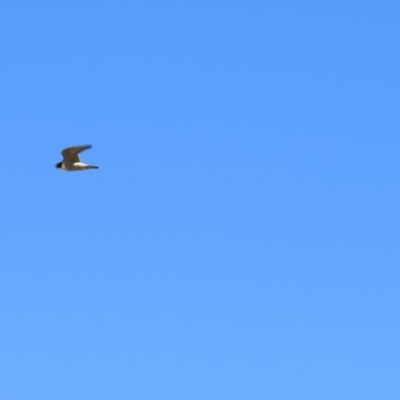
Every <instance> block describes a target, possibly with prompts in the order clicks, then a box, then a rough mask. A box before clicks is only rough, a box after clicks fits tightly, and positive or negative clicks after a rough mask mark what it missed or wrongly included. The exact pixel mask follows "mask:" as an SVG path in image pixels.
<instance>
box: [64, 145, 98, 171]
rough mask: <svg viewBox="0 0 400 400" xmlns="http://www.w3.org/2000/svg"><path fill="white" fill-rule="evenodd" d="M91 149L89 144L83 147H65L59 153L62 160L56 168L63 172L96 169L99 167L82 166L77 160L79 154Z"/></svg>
mask: <svg viewBox="0 0 400 400" xmlns="http://www.w3.org/2000/svg"><path fill="white" fill-rule="evenodd" d="M91 148H92V146H91V145H90V144H88V145H85V146H74V147H67V148H66V149H64V150H63V151H62V152H61V154H62V156H63V160H62V161H61V162H59V163H57V164H56V168H59V169H61V170H63V171H85V170H87V169H98V168H99V167H96V166H94V165H88V164H84V163H83V162H81V160H80V159H79V156H78V154H79V153H81V152H82V151H85V150H87V149H91Z"/></svg>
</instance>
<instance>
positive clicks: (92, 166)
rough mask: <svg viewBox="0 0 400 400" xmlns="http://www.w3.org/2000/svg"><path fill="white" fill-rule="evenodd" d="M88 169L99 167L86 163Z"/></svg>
mask: <svg viewBox="0 0 400 400" xmlns="http://www.w3.org/2000/svg"><path fill="white" fill-rule="evenodd" d="M88 169H99V167H96V166H95V165H88Z"/></svg>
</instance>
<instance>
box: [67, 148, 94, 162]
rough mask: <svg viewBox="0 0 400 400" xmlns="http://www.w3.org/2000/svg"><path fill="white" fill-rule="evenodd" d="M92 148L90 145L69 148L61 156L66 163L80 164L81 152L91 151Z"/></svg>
mask: <svg viewBox="0 0 400 400" xmlns="http://www.w3.org/2000/svg"><path fill="white" fill-rule="evenodd" d="M91 147H92V146H91V145H90V144H88V145H86V146H74V147H68V148H66V149H64V150H63V151H62V152H61V154H62V156H63V157H64V160H65V161H71V162H79V161H80V160H79V156H78V154H79V153H80V152H81V151H84V150H87V149H90V148H91Z"/></svg>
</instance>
